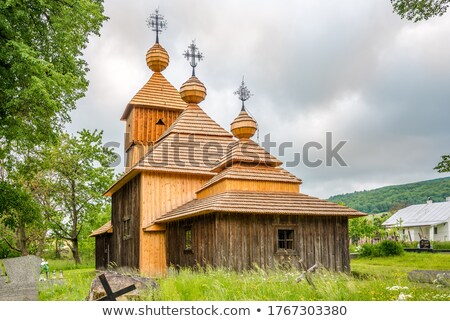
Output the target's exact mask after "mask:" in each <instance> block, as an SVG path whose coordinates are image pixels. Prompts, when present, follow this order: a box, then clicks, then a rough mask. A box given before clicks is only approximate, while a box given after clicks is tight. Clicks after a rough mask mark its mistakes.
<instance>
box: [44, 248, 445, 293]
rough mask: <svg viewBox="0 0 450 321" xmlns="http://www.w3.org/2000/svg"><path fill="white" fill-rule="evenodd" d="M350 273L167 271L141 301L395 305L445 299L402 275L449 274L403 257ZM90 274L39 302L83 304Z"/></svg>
mask: <svg viewBox="0 0 450 321" xmlns="http://www.w3.org/2000/svg"><path fill="white" fill-rule="evenodd" d="M351 266H352V273H351V274H344V273H331V272H328V271H326V270H318V271H317V272H316V273H314V274H312V275H311V281H312V284H313V285H310V284H309V283H308V282H307V281H306V280H302V281H300V282H297V279H298V277H299V276H300V274H301V272H300V271H298V270H286V269H276V270H268V271H265V270H262V269H259V268H255V269H253V270H249V271H244V272H240V273H238V272H235V271H229V270H226V269H213V268H211V267H209V268H206V269H189V268H184V269H181V270H178V271H176V270H170V273H169V275H168V276H166V277H164V278H160V279H157V280H156V281H157V283H158V284H159V287H158V288H157V289H154V290H149V291H148V292H147V293H145V294H144V295H143V296H142V297H141V299H142V300H149V301H150V300H158V301H172V300H181V301H194V300H195V301H197V300H200V301H208V300H218V301H230V300H232V301H240V300H245V301H247V300H258V301H265V300H270V301H272V300H273V301H280V300H283V301H303V300H306V301H309V300H325V301H334V300H337V301H342V300H348V301H376V300H383V301H384V300H396V299H397V298H398V296H399V294H400V292H403V293H404V294H405V295H410V296H411V297H410V298H409V299H410V300H450V288H444V287H440V286H439V285H437V284H423V283H413V282H410V281H409V280H408V278H407V273H408V272H409V271H412V270H415V269H428V270H445V269H447V270H449V269H450V255H447V254H431V253H405V255H403V256H399V257H383V258H372V259H371V258H359V259H354V260H352V262H351ZM94 276H95V272H94V270H93V269H92V268H91V269H79V270H67V272H66V281H65V284H63V285H54V286H53V287H47V288H41V293H40V299H41V300H83V299H84V298H85V297H86V296H87V295H88V292H89V287H90V283H91V281H92V279H93V278H94Z"/></svg>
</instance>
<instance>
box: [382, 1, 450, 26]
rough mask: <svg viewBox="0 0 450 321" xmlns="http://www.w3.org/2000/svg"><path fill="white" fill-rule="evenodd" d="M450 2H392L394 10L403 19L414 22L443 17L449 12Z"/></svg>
mask: <svg viewBox="0 0 450 321" xmlns="http://www.w3.org/2000/svg"><path fill="white" fill-rule="evenodd" d="M449 3H450V0H391V4H392V8H393V9H394V12H395V13H397V14H398V15H399V16H400V17H401V18H402V19H404V18H406V19H408V20H411V21H413V22H419V21H422V20H428V19H429V18H431V17H436V16H442V15H443V14H444V13H446V12H447V9H448V6H449Z"/></svg>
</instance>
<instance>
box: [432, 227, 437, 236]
mask: <svg viewBox="0 0 450 321" xmlns="http://www.w3.org/2000/svg"><path fill="white" fill-rule="evenodd" d="M433 232H434V235H436V234H438V231H437V226H435V227H434V228H433Z"/></svg>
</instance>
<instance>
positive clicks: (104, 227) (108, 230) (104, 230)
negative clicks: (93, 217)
mask: <svg viewBox="0 0 450 321" xmlns="http://www.w3.org/2000/svg"><path fill="white" fill-rule="evenodd" d="M112 232H113V227H112V223H111V221H108V222H106V223H105V224H104V225H102V226H101V227H99V228H98V229H96V230H95V231H93V232H92V233H91V234H90V235H89V236H97V235H101V234H105V233H112Z"/></svg>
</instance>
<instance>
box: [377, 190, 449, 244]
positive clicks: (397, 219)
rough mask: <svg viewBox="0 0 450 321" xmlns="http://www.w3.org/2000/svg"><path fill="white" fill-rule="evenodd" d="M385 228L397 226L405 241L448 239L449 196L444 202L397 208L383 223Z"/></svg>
mask: <svg viewBox="0 0 450 321" xmlns="http://www.w3.org/2000/svg"><path fill="white" fill-rule="evenodd" d="M383 226H385V227H386V228H392V227H398V228H400V230H401V233H403V238H404V240H405V241H420V239H427V240H430V241H449V240H450V197H447V199H446V201H445V202H440V203H433V201H431V200H430V201H427V203H426V204H418V205H411V206H408V207H405V208H403V209H401V210H399V211H398V212H397V213H395V214H394V215H392V216H391V217H390V218H389V219H388V220H387V221H386V222H384V223H383Z"/></svg>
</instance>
